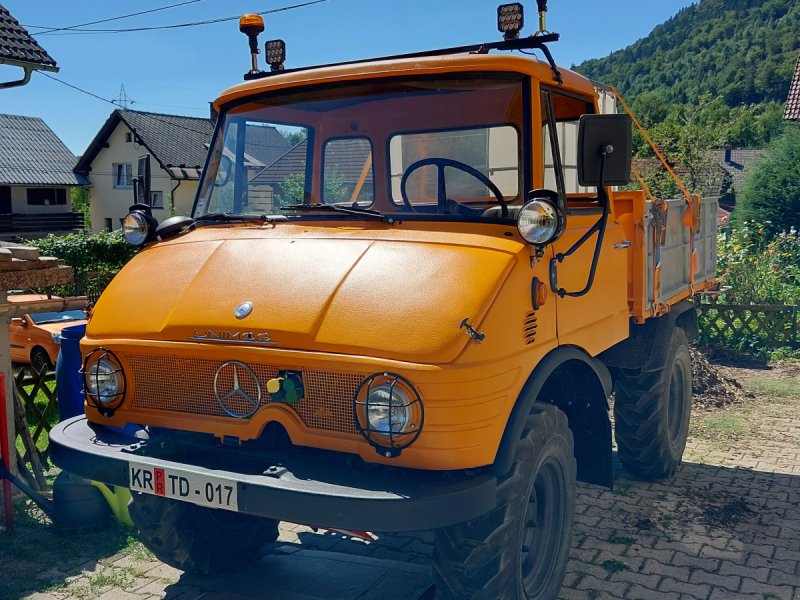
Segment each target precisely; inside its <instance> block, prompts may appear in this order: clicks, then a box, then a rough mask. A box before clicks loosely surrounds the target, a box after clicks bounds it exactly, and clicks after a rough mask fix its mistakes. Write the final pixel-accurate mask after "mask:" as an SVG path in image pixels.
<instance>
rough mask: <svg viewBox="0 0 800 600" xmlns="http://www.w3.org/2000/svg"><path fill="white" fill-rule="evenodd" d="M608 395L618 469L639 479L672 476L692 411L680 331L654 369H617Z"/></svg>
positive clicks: (685, 345) (687, 364)
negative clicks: (612, 393)
mask: <svg viewBox="0 0 800 600" xmlns="http://www.w3.org/2000/svg"><path fill="white" fill-rule="evenodd" d="M614 391H615V394H616V398H615V400H614V431H615V434H616V439H617V448H618V452H619V458H620V461H621V462H622V464H623V466H624V467H625V468H626V469H627V470H628V471H630V472H631V473H633V474H634V475H635V476H637V477H639V478H641V479H646V480H656V479H664V478H666V477H670V476H672V475H673V474H674V473H675V469H676V468H677V467H678V465H679V464H681V460H682V459H683V451H684V449H685V448H686V439H687V438H688V436H689V416H690V413H691V407H692V360H691V357H690V355H689V342H688V340H687V338H686V334H685V333H684V331H683V329H681V328H680V327H675V329H674V330H673V332H672V337H671V339H670V345H669V350H668V351H667V356H666V361H665V363H664V364H663V365H661V367H660V368H658V369H657V370H650V371H642V370H626V369H620V371H619V372H618V373H617V379H616V382H615V387H614Z"/></svg>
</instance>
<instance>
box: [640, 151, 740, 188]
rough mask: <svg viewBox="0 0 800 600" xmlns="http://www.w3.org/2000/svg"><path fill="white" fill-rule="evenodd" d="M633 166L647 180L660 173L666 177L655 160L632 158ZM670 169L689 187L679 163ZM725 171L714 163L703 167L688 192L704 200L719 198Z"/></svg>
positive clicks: (682, 167)
mask: <svg viewBox="0 0 800 600" xmlns="http://www.w3.org/2000/svg"><path fill="white" fill-rule="evenodd" d="M633 166H634V167H636V169H637V170H638V171H639V172H640V173H641V174H642V176H643V177H644V178H645V179H647V178H648V177H649V176H652V175H653V174H655V173H660V174H661V175H663V176H664V177H666V173H667V171H666V169H664V165H662V164H661V161H659V160H658V159H657V158H654V157H649V158H634V159H633ZM672 168H673V169H674V171H675V173H676V174H677V175H678V177H679V178H680V179H681V180H682V181H683V183H684V185H686V186H687V187H689V181H688V176H689V173H688V171H687V169H686V167H685V166H684V165H682V164H680V163H678V164H673V165H672ZM727 176H728V175H727V173H726V171H725V169H723V168H722V166H721V165H719V164H716V163H710V164H708V165H705V167H704V168H702V169H701V170H700V172H699V173H697V174H696V178H697V182H696V185H695V187H694V188H691V189H689V191H690V192H692V193H696V194H700V195H701V196H703V197H704V198H713V197H719V196H721V195H722V192H723V188H724V186H725V179H726V177H727Z"/></svg>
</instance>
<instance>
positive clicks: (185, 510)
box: [129, 493, 278, 575]
mask: <svg viewBox="0 0 800 600" xmlns="http://www.w3.org/2000/svg"><path fill="white" fill-rule="evenodd" d="M129 511H130V515H131V519H132V520H133V522H134V524H135V525H136V527H137V529H138V530H139V539H140V540H141V542H142V543H143V544H144V545H145V546H147V548H148V549H149V550H150V551H151V552H152V553H153V554H155V555H156V557H157V558H158V559H159V560H160V561H162V562H165V563H167V564H168V565H170V566H172V567H175V568H176V569H181V570H182V571H188V572H190V573H198V574H201V575H209V574H222V573H226V572H231V571H234V570H237V569H241V568H243V567H246V566H248V565H251V564H253V563H254V562H256V561H257V560H259V559H260V558H261V552H260V551H261V549H262V547H263V546H264V545H265V544H267V543H271V542H274V541H275V540H277V539H278V522H277V521H273V520H271V519H264V518H261V517H253V516H250V515H244V514H241V513H235V512H230V511H225V510H222V509H213V508H205V507H202V506H196V505H194V504H190V503H188V502H178V501H177V500H170V499H168V498H159V497H158V496H153V495H150V494H142V493H134V494H133V496H132V497H131V501H130V504H129Z"/></svg>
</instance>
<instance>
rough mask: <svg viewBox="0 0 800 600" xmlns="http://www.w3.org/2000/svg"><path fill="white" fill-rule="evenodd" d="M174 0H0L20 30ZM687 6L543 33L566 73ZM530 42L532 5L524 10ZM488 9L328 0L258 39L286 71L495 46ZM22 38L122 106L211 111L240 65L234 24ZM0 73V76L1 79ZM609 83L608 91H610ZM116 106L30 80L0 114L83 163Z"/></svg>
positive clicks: (558, 12) (559, 10) (586, 4)
mask: <svg viewBox="0 0 800 600" xmlns="http://www.w3.org/2000/svg"><path fill="white" fill-rule="evenodd" d="M180 1H181V0H116V1H115V2H108V0H70V1H64V0H0V3H2V4H3V5H4V6H5V7H6V8H7V9H8V10H9V11H10V12H11V14H13V15H14V16H15V17H16V18H17V20H19V21H20V23H22V24H24V25H29V26H48V27H65V26H70V25H76V24H80V23H86V22H89V21H95V20H99V19H104V18H109V17H115V16H119V15H124V14H129V13H133V12H138V11H143V10H147V9H151V8H157V7H161V6H165V5H169V4H177V3H178V2H180ZM301 2H303V0H224V1H223V0H199V1H195V2H193V3H191V4H188V5H185V6H181V7H176V8H172V9H169V10H164V11H160V12H155V13H151V14H147V15H141V16H138V17H132V18H129V19H124V20H119V21H113V22H109V23H104V24H98V25H93V26H91V27H95V28H130V27H145V26H154V25H168V24H176V23H186V22H190V21H200V20H205V19H214V18H219V17H227V16H235V15H240V14H243V13H247V12H260V11H265V10H270V9H275V8H280V7H283V6H288V5H293V4H298V3H301ZM693 3H694V2H693V1H692V0H670V1H669V2H646V1H643V0H613V1H608V2H600V1H598V0H551V2H550V11H549V13H548V28H549V29H550V30H551V31H557V32H559V33H561V36H562V37H561V40H562V41H561V42H559V43H558V44H557V45H556V46H554V48H553V54H554V55H555V59H556V62H558V63H559V64H561V65H565V66H570V65H571V64H575V63H579V62H581V61H582V60H584V59H587V58H597V57H602V56H606V55H608V54H609V53H610V52H612V51H614V50H618V49H621V48H624V47H625V46H627V45H629V44H631V43H633V42H634V41H636V40H637V39H639V38H641V37H644V36H646V35H647V34H648V33H649V32H650V31H651V30H652V29H653V27H655V26H656V25H658V24H659V23H661V22H663V21H665V20H666V19H668V18H669V17H671V16H672V15H674V14H675V13H676V12H677V11H678V10H680V9H681V8H683V7H685V6H689V5H691V4H693ZM524 4H525V8H526V9H527V14H526V20H527V27H526V28H525V30H524V31H523V34H530V33H533V31H534V30H535V28H536V27H535V24H536V14H535V12H536V3H535V2H533V0H528V1H526V2H524ZM496 7H497V3H496V2H491V1H488V0H403V1H402V2H401V1H391V2H387V1H380V0H326V1H325V2H323V3H320V4H316V5H313V6H308V7H305V8H299V9H296V10H290V11H285V12H279V13H275V14H272V15H267V16H266V17H265V19H266V32H265V34H262V36H261V38H260V41H261V42H262V44H263V42H264V41H266V40H267V39H272V38H278V37H280V38H283V39H284V40H286V44H287V56H288V58H287V66H289V67H297V66H304V65H309V64H319V63H326V62H335V61H339V60H349V59H355V58H365V57H368V56H379V55H384V54H393V53H401V52H412V51H416V50H427V49H432V48H436V47H443V46H453V45H463V44H470V43H477V42H483V41H492V40H495V39H499V34H498V33H497V29H496ZM29 31H30V32H31V33H32V34H33V35H34V36H35V37H36V38H37V40H38V41H39V43H40V44H41V45H42V46H43V47H44V48H45V49H46V50H47V51H48V52H49V53H50V55H51V56H53V58H54V59H55V60H56V61H57V62H58V65H59V67H60V68H61V71H60V72H59V73H57V74H56V75H55V76H56V77H58V78H60V79H63V80H64V81H66V82H68V83H71V84H73V85H76V86H78V87H81V88H84V89H86V90H88V91H91V92H92V93H94V94H97V95H98V96H101V97H103V98H106V99H115V98H117V97H118V96H119V93H120V85H121V84H124V85H125V91H126V93H127V95H128V96H129V97H130V98H132V99H133V100H134V101H135V102H134V103H133V104H131V105H130V108H133V109H137V110H146V111H152V112H164V113H173V114H184V115H189V116H200V117H202V116H206V115H207V114H208V102H209V101H210V100H213V99H214V98H215V97H216V96H217V95H218V94H219V93H220V92H221V91H222V90H224V89H225V88H227V87H229V86H231V85H234V84H236V83H238V82H240V81H241V76H242V74H243V73H244V72H245V71H246V70H247V68H248V66H249V62H248V61H249V55H248V50H247V41H246V38H245V36H243V35H242V34H240V33H239V31H238V25H237V23H236V21H230V22H225V23H218V24H212V25H205V26H198V27H189V28H185V29H167V30H160V31H158V30H157V31H148V32H135V33H117V34H81V35H77V34H65V33H64V32H53V33H50V34H47V35H36V34H37V32H39V31H42V30H41V29H38V28H36V27H30V29H29ZM8 71H9V69H8V68H7V67H6V68H3V67H0V78H2V79H10V78H11V77H10V75H12V74H11V73H9V72H8ZM609 83H613V82H609ZM112 110H114V106H112V105H111V104H109V103H106V102H103V101H101V100H97V99H95V98H91V97H89V96H87V95H84V94H81V93H79V92H77V91H75V90H72V89H70V88H68V87H65V86H63V85H61V84H59V83H57V82H55V81H51V80H49V79H46V78H45V77H42V76H41V75H39V74H34V76H33V80H32V82H31V83H30V84H28V85H27V86H25V87H22V88H16V89H10V90H4V91H2V92H0V112H2V113H10V114H22V115H29V116H37V117H42V118H43V119H44V120H45V121H46V122H47V123H48V125H50V127H51V128H52V129H53V130H54V131H55V132H56V134H57V135H58V136H59V137H61V139H62V140H63V141H64V143H66V144H67V146H68V147H69V148H70V149H71V150H72V151H73V152H74V153H75V154H81V153H82V152H83V151H84V150H85V149H86V147H87V145H88V144H89V142H90V141H91V139H92V137H94V135H95V134H96V133H97V131H98V130H99V128H100V126H101V125H102V124H103V122H105V120H106V118H107V117H108V115H109V114H110V113H111V111H112Z"/></svg>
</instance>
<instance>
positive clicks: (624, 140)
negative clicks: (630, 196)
mask: <svg viewBox="0 0 800 600" xmlns="http://www.w3.org/2000/svg"><path fill="white" fill-rule="evenodd" d="M632 153H633V141H632V136H631V119H630V117H629V116H628V115H583V116H582V117H581V119H580V124H579V125H578V183H579V184H580V185H581V186H584V187H589V186H599V185H600V183H601V181H602V183H603V185H604V186H606V185H625V184H627V183H628V182H629V181H630V180H631V160H632V156H633V154H632ZM604 156H605V164H603V157H604ZM601 165H603V169H602V171H601V168H600V167H601Z"/></svg>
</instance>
